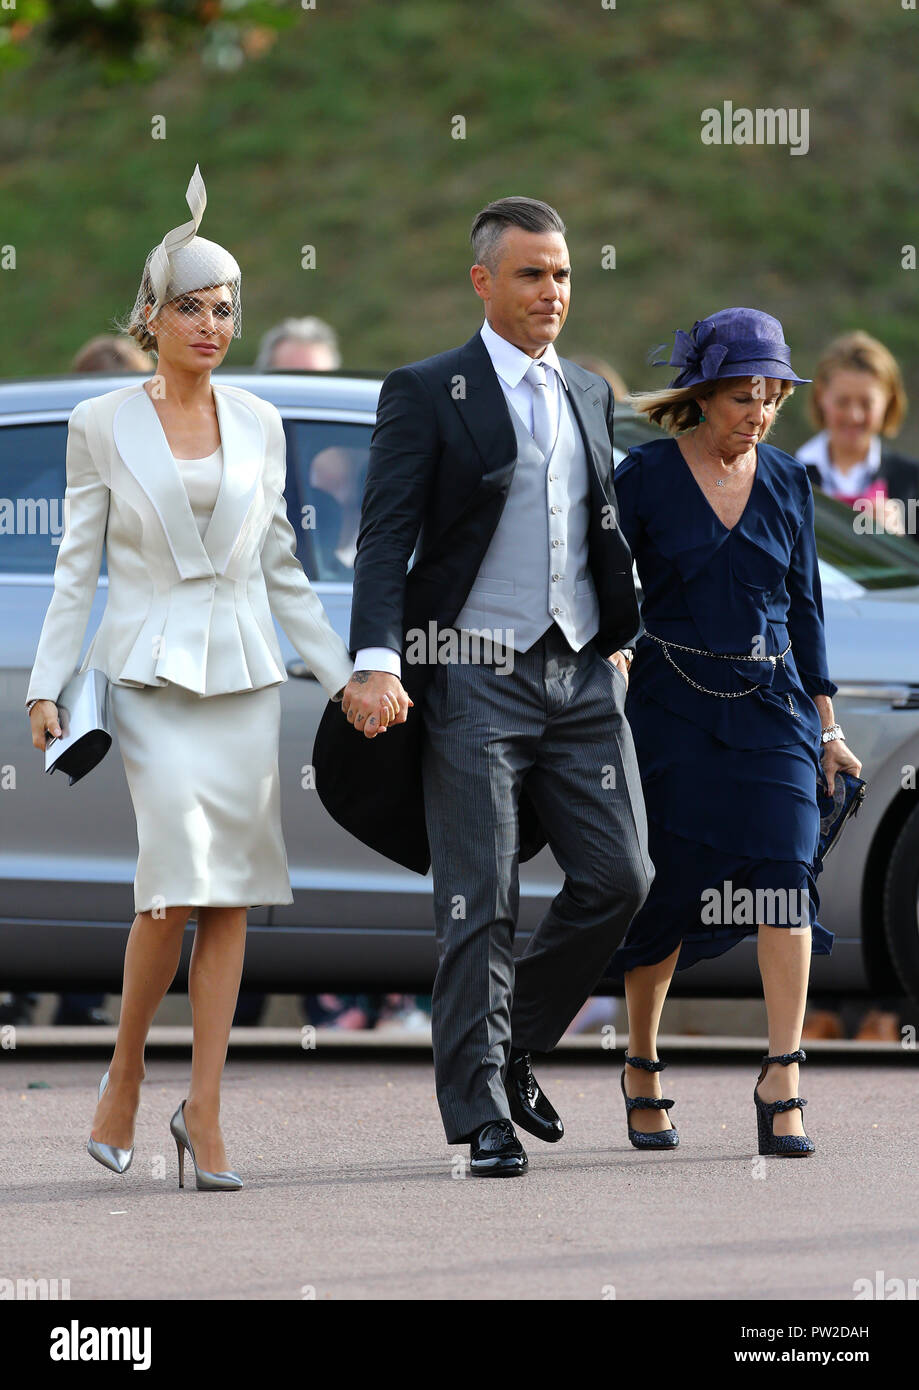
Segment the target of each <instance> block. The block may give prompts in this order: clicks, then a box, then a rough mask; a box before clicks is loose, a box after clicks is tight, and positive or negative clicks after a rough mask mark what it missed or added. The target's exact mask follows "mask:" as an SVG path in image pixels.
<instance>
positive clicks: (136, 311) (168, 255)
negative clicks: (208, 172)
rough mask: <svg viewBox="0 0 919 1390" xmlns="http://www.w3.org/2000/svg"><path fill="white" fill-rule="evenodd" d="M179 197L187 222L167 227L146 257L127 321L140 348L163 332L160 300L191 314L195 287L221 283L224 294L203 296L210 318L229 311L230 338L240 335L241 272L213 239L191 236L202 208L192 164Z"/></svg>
mask: <svg viewBox="0 0 919 1390" xmlns="http://www.w3.org/2000/svg"><path fill="white" fill-rule="evenodd" d="M185 201H186V202H187V203H188V208H189V211H190V212H191V221H190V222H183V223H182V225H181V226H180V227H173V229H172V231H171V232H167V233H166V235H165V236H164V237H163V240H162V241H161V242H160V244H159V245H158V246H154V248H153V250H152V251H151V252H150V254H149V255H148V256H147V259H146V262H145V263H144V273H143V275H142V276H141V282H140V289H139V290H138V291H137V298H136V299H135V301H134V308H133V309H132V311H131V314H130V318H129V321H128V332H129V333H131V335H132V336H133V337H135V338H137V339H138V340H139V341H140V343H141V346H142V347H145V348H150V347H152V346H154V344H153V342H152V339H153V338H154V337H155V336H156V335H158V334H160V333H162V332H163V331H164V321H163V319H162V316H161V314H160V310H161V309H162V308H163V305H164V304H170V303H173V302H174V301H177V302H176V303H175V305H174V307H175V308H177V309H178V311H179V312H180V313H182V314H187V315H189V317H193V316H194V315H195V314H196V313H200V312H201V310H202V301H201V299H200V298H199V296H198V295H197V294H196V291H199V290H206V289H212V288H219V287H221V286H223V287H224V288H225V289H226V291H227V294H226V295H225V296H224V298H223V299H222V300H221V299H220V298H218V299H216V300H215V299H214V298H213V296H208V297H207V302H208V303H209V304H210V305H211V307H212V308H213V310H214V315H215V318H217V317H218V315H219V316H220V317H225V318H229V316H230V315H231V314H232V317H233V337H234V338H239V337H241V336H242V305H241V302H240V280H241V278H242V277H241V271H240V269H239V266H238V264H237V263H236V259H235V258H234V257H233V256H231V255H230V253H229V251H226V250H225V249H224V248H223V247H222V246H218V245H217V243H216V242H215V241H208V240H207V239H206V238H205V237H200V236H198V235H197V232H198V228H199V226H200V225H201V219H202V217H203V216H204V209H205V208H206V207H207V192H206V190H205V187H204V179H203V178H202V177H201V170H200V169H199V167H198V165H197V164H196V165H195V172H194V173H193V174H192V176H191V179H190V180H189V184H188V188H187V189H186V192H185ZM147 305H150V306H152V310H151V313H150V314H149V315H145V313H144V309H145V307H146V306H147ZM167 331H168V330H167Z"/></svg>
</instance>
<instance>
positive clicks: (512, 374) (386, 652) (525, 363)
mask: <svg viewBox="0 0 919 1390" xmlns="http://www.w3.org/2000/svg"><path fill="white" fill-rule="evenodd" d="M480 332H481V337H482V342H483V343H484V344H485V347H486V349H487V352H488V355H489V357H490V358H491V363H492V366H493V367H494V369H495V371H496V372H497V374H498V381H499V383H500V385H501V390H502V391H503V392H504V398H505V400H506V401H507V403H508V405H509V406H510V407H511V409H512V410H515V411H516V412H517V414H518V415H519V416H520V419H521V420H522V421H523V423H524V425H525V426H526V428H527V429H528V430H529V431H530V433H531V434H532V433H533V388H532V387H531V386H530V383H529V382H528V381H524V377H525V375H526V372H527V369H528V367H529V366H530V363H531V362H533V360H534V359H533V358H532V357H530V356H529V355H528V354H527V353H525V352H524V351H523V350H522V349H521V348H519V347H515V345H514V344H513V343H509V342H508V340H507V339H506V338H502V337H501V335H500V333H496V332H495V330H494V329H493V328H492V326H491V324H490V323H489V322H488V320H487V319H486V320H485V322H484V323H483V324H482V327H481V330H480ZM535 360H536V361H538V362H541V363H542V365H543V366H544V367H545V368H546V387H547V389H548V392H549V411H550V419H551V421H552V437H553V438H554V437H555V435H556V434H557V433H558V414H559V410H560V408H561V399H560V397H559V394H558V393H559V389H560V388H559V382H560V381H561V383H562V385H563V386H564V388H565V390H566V391H567V389H568V383H567V381H566V380H565V373H564V372H563V371H562V364H561V362H560V361H559V360H558V353H557V352H556V351H555V344H554V343H549V345H548V346H547V347H546V348H544V349H543V351H542V353H541V354H540V355H539V357H538V358H536V359H535ZM550 368H552V369H553V370H550ZM354 669H355V671H387V672H388V673H389V674H390V675H391V676H401V674H402V656H401V653H400V652H397V651H393V649H392V648H391V647H362V648H361V649H360V651H359V652H358V653H357V655H356V657H355V659H354Z"/></svg>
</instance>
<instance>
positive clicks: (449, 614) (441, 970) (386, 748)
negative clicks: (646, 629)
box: [314, 198, 654, 1176]
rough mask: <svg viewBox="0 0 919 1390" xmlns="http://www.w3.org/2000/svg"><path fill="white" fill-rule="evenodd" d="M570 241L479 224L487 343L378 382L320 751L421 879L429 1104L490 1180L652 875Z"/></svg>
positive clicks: (476, 246) (362, 812)
mask: <svg viewBox="0 0 919 1390" xmlns="http://www.w3.org/2000/svg"><path fill="white" fill-rule="evenodd" d="M564 231H565V227H564V224H563V223H562V221H561V219H560V217H559V216H558V213H557V212H555V210H554V209H553V208H551V207H549V206H548V205H547V204H545V203H541V202H537V201H535V200H534V199H531V198H502V199H500V200H499V201H498V202H496V203H492V204H489V206H488V207H486V208H485V209H483V211H482V212H480V213H479V215H478V216H477V217H476V219H475V221H474V223H473V228H472V245H473V251H474V254H475V260H476V264H475V265H474V266H473V267H472V270H471V277H472V283H473V286H474V288H475V291H476V293H477V294H478V295H479V298H480V299H481V300H482V301H483V302H484V305H485V315H486V322H485V323H484V324H483V326H482V329H481V331H480V332H477V333H476V334H475V335H474V337H472V338H471V339H470V340H469V342H468V343H466V344H464V346H463V347H460V348H455V349H452V350H451V351H449V352H444V353H441V354H439V355H438V356H436V357H432V358H428V359H427V360H426V361H423V362H416V363H413V364H412V365H411V366H407V367H401V368H399V369H398V370H396V371H394V372H391V373H390V375H389V376H387V378H386V380H385V381H384V383H383V387H382V391H381V393H380V400H379V407H378V413H377V424H376V429H375V431H374V435H373V440H372V444H371V451H370V463H369V470H368V476H367V486H366V490H365V493H364V500H363V510H362V513H361V529H360V535H359V538H358V549H357V559H356V562H355V571H354V603H353V610H352V623H351V642H350V646H351V649H352V651H353V652H354V653H355V654H356V659H355V671H354V675H353V677H352V679H351V681H350V682H349V684H348V686H347V687H346V689H345V694H344V698H343V701H342V709H343V710H344V712H345V714H346V715H347V723H345V721H344V720H342V719H341V715H340V714H339V712H338V710H337V708H334V707H332V706H329V707H328V708H327V710H326V712H325V715H324V716H323V720H322V722H321V725H320V729H319V734H318V736H317V741H316V747H315V750H314V765H315V771H316V779H317V788H318V790H319V793H320V796H321V798H322V800H323V804H324V805H325V806H326V807H327V809H329V811H330V812H331V814H332V815H333V816H335V818H336V819H337V820H338V821H340V823H341V824H342V825H345V826H346V827H347V828H348V829H349V830H351V831H352V833H354V834H355V835H357V836H358V837H359V838H360V839H362V840H363V841H365V842H366V843H367V844H370V845H372V846H373V847H374V848H376V849H378V850H380V851H381V852H382V853H383V854H386V855H388V856H389V857H391V858H393V859H395V860H396V861H397V862H399V863H402V864H406V865H408V866H409V867H411V868H413V869H415V870H417V871H418V872H419V873H425V872H426V871H427V868H428V865H429V864H432V866H433V878H434V907H435V918H436V932H437V943H438V949H439V963H438V969H437V977H436V981H435V985H434V995H433V1016H432V1031H433V1045H434V1066H435V1076H436V1082H437V1095H438V1103H439V1105H440V1109H441V1114H442V1117H443V1122H444V1128H445V1130H446V1135H447V1142H448V1143H451V1144H458V1143H468V1144H470V1146H471V1170H472V1172H473V1173H476V1174H479V1175H482V1176H514V1175H518V1174H521V1173H523V1172H525V1171H526V1167H527V1157H526V1154H525V1152H524V1150H523V1148H522V1146H521V1144H520V1142H519V1140H518V1139H517V1135H516V1132H515V1130H514V1125H513V1122H512V1121H513V1120H516V1122H517V1123H518V1124H519V1125H520V1126H521V1127H522V1128H524V1129H526V1130H528V1131H529V1132H530V1133H532V1134H535V1135H537V1136H538V1137H539V1138H541V1139H544V1140H547V1141H549V1142H553V1141H555V1140H557V1139H560V1138H561V1136H562V1134H563V1125H562V1122H561V1120H560V1119H559V1117H558V1115H557V1114H556V1112H555V1110H554V1109H553V1107H552V1105H551V1104H550V1102H549V1101H548V1099H547V1098H546V1096H545V1094H544V1092H543V1091H542V1090H541V1089H540V1087H539V1085H538V1084H537V1082H536V1079H535V1077H534V1076H533V1071H532V1066H531V1062H530V1054H531V1052H533V1051H540V1052H542V1051H548V1050H549V1049H551V1048H553V1047H554V1046H555V1045H556V1043H557V1042H558V1040H559V1038H560V1037H561V1035H562V1033H563V1032H564V1030H565V1028H566V1027H567V1026H568V1024H569V1023H570V1021H571V1019H572V1018H573V1017H574V1015H575V1014H576V1013H577V1011H578V1009H579V1008H580V1007H581V1005H582V1004H583V1002H584V1000H585V999H586V998H587V996H588V995H589V994H590V992H591V990H592V988H593V987H594V985H595V984H596V983H597V981H598V979H599V978H600V977H601V975H602V973H603V969H604V967H605V965H606V963H607V961H608V960H609V959H610V956H611V954H612V952H613V951H614V949H615V947H616V946H617V944H618V943H619V941H620V940H621V938H622V936H623V935H624V933H625V930H626V928H627V926H628V924H629V922H630V921H631V919H632V917H633V916H634V914H635V913H636V912H637V911H638V909H639V907H640V906H641V904H642V902H643V901H644V899H645V897H646V896H647V892H648V888H649V887H650V883H651V880H652V878H653V874H654V869H653V866H652V865H651V862H650V860H649V858H648V850H647V825H646V821H645V812H644V803H643V800H642V794H641V787H640V783H639V776H638V768H637V764H636V761H635V753H634V748H633V745H632V739H631V734H630V732H629V728H628V725H627V723H626V721H625V717H624V714H623V705H624V700H625V692H626V689H627V685H628V666H629V664H630V662H631V657H632V652H631V649H630V648H629V646H628V644H629V642H630V640H631V641H634V639H635V637H636V636H637V634H638V631H639V629H640V619H639V613H638V605H637V601H636V596H635V588H634V583H633V580H632V560H631V555H630V553H629V548H628V546H627V544H626V542H625V540H624V538H623V537H622V534H621V532H620V531H619V529H618V524H617V515H616V502H615V495H614V492H613V460H612V439H613V397H612V393H611V391H610V388H609V386H608V384H607V383H606V382H605V381H603V380H602V379H601V378H599V377H597V376H594V375H593V374H592V373H590V372H587V371H585V370H584V369H583V368H580V367H577V366H576V365H575V364H574V363H572V362H569V361H567V360H565V359H563V358H559V357H558V356H557V354H556V352H555V348H554V346H553V344H554V341H555V339H556V337H557V336H558V333H559V331H560V330H561V327H562V325H563V324H564V322H565V318H566V315H567V312H568V302H569V291H570V285H569V282H570V266H569V263H568V249H567V247H566V245H565V238H564ZM413 553H414V557H415V558H414V564H412V565H411V568H409V562H410V560H411V557H412V555H413ZM413 705H414V706H416V708H415V710H414V712H413V713H411V714H410V713H409V710H410V708H411V707H412V706H413ZM348 724H351V725H352V726H353V727H352V728H348ZM355 731H358V732H362V733H363V734H364V735H365V737H364V738H358V737H357V736H356V733H355ZM381 733H382V734H384V737H383V738H380V737H379V734H381ZM368 740H372V742H368ZM547 841H548V843H549V845H550V847H551V849H552V851H553V853H554V855H555V857H556V859H557V860H558V862H559V864H560V866H561V868H562V869H563V870H564V873H565V882H564V886H563V888H562V889H561V891H560V893H559V894H558V895H557V897H556V898H555V899H554V901H553V903H552V905H551V906H550V908H549V910H548V912H547V913H546V915H545V916H544V918H543V920H542V921H541V923H540V924H539V926H538V928H537V930H536V931H535V932H534V934H533V936H532V937H531V939H530V941H529V943H528V945H527V948H526V950H525V951H524V953H523V955H522V956H521V957H520V958H519V959H518V960H517V961H516V983H515V961H514V957H513V953H512V942H513V936H514V928H515V925H516V919H517V910H518V902H519V888H518V862H519V860H520V859H527V858H529V857H531V856H532V855H533V854H534V853H536V851H537V850H538V849H539V848H541V846H542V845H543V844H544V843H546V842H547Z"/></svg>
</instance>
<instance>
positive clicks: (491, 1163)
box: [469, 1120, 529, 1178]
mask: <svg viewBox="0 0 919 1390" xmlns="http://www.w3.org/2000/svg"><path fill="white" fill-rule="evenodd" d="M469 1145H470V1161H469V1170H470V1172H471V1173H473V1174H474V1175H475V1177H477V1178H517V1177H522V1176H523V1174H524V1173H525V1172H526V1170H527V1167H528V1166H529V1165H528V1162H527V1156H526V1152H525V1150H524V1147H523V1145H522V1144H521V1142H520V1140H519V1139H518V1138H517V1135H516V1133H515V1132H514V1126H513V1125H512V1124H511V1122H510V1120H489V1121H488V1123H487V1124H484V1125H482V1126H481V1128H480V1129H478V1130H476V1131H475V1132H474V1133H473V1134H471V1135H470V1137H469Z"/></svg>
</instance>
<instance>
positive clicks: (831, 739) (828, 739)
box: [820, 724, 845, 743]
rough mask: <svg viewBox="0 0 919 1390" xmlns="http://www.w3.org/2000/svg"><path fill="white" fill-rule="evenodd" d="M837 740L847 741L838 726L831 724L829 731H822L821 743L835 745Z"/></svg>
mask: <svg viewBox="0 0 919 1390" xmlns="http://www.w3.org/2000/svg"><path fill="white" fill-rule="evenodd" d="M837 739H845V734H844V733H843V731H842V729H841V728H840V726H839V725H838V724H831V725H830V727H829V728H828V729H823V730H821V733H820V742H821V743H835V742H836V740H837Z"/></svg>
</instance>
